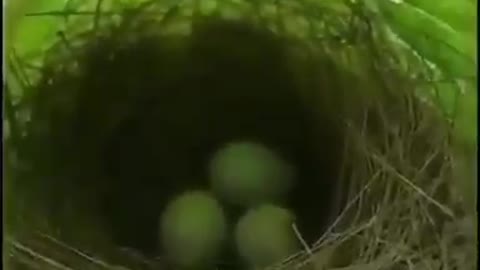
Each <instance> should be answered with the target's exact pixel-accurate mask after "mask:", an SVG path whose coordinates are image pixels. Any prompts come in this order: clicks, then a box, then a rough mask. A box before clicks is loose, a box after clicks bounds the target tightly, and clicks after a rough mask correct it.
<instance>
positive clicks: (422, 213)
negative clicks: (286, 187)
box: [4, 1, 477, 270]
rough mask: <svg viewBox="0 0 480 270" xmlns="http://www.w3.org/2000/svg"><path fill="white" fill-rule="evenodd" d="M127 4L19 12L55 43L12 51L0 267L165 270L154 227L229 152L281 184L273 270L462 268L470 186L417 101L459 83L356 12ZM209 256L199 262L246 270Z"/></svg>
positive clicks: (230, 216) (472, 247)
mask: <svg viewBox="0 0 480 270" xmlns="http://www.w3.org/2000/svg"><path fill="white" fill-rule="evenodd" d="M72 2H74V1H72ZM125 2H126V1H111V3H110V1H98V2H97V1H95V3H94V4H92V7H89V8H90V9H85V8H84V9H82V8H79V9H78V10H72V9H69V10H67V11H63V12H49V13H45V14H34V15H35V16H38V17H43V16H50V17H54V18H55V19H56V20H58V21H59V22H62V25H64V26H63V27H64V29H62V31H59V32H56V33H55V35H56V36H55V38H53V39H52V44H49V45H48V49H46V50H43V49H42V53H41V54H40V55H23V56H19V55H18V54H17V53H15V50H14V49H11V53H10V54H9V62H8V64H9V66H8V67H9V70H10V75H9V77H8V78H7V83H6V85H5V86H4V88H5V94H6V95H5V102H6V103H5V105H6V122H5V123H4V128H5V131H4V136H5V138H6V140H5V147H6V153H7V154H6V157H5V166H6V174H5V176H6V181H5V185H4V186H5V197H6V199H5V204H6V208H5V211H6V215H5V221H6V223H5V225H6V226H5V228H6V229H5V232H6V238H5V239H6V241H5V242H4V247H5V250H6V252H5V256H6V257H5V261H6V267H8V269H132V270H133V269H178V267H176V266H175V265H173V264H172V263H171V262H170V261H169V260H168V258H166V256H165V254H164V253H165V252H164V250H163V248H162V246H161V245H160V244H159V243H160V242H161V241H160V239H159V238H160V235H159V219H160V216H161V213H162V211H164V209H165V207H166V205H167V203H168V202H169V201H170V200H172V198H174V197H175V196H177V195H178V194H181V193H183V192H185V191H188V190H198V189H201V190H208V189H209V181H208V170H207V168H208V164H209V161H210V159H211V158H212V155H213V154H214V153H215V151H217V150H218V149H219V148H221V147H222V146H223V145H225V144H227V143H229V142H231V141H238V140H240V141H242V140H243V141H255V142H259V143H262V144H264V145H266V146H267V147H269V148H271V149H274V150H275V151H276V153H278V154H279V155H280V156H281V157H282V158H283V159H285V160H287V161H288V162H289V163H290V164H292V165H293V166H294V167H295V169H296V172H297V177H296V179H295V183H294V184H293V187H292V190H291V192H290V193H289V196H288V199H287V200H286V201H285V202H284V204H283V205H282V206H283V207H285V208H288V209H290V210H291V211H292V212H293V213H294V214H295V216H296V218H295V223H294V224H292V228H291V229H292V232H293V233H294V235H295V237H296V240H297V241H298V243H299V248H298V252H297V253H293V254H291V256H289V257H287V258H285V259H284V260H283V261H279V262H278V263H275V264H273V265H271V266H270V267H271V268H281V269H315V270H320V269H362V270H363V269H476V253H477V252H476V241H475V239H476V216H475V214H476V213H475V210H474V206H472V205H474V204H475V199H474V198H475V196H474V195H471V196H470V195H469V193H468V192H467V193H465V190H467V191H471V190H474V189H475V190H476V188H475V186H473V188H472V187H467V188H462V187H464V186H465V185H461V184H460V183H459V180H458V179H459V177H463V178H466V177H471V175H468V176H466V175H465V174H467V172H468V173H469V172H470V171H469V170H473V167H474V166H471V167H468V166H470V164H467V165H465V166H466V167H467V169H463V170H459V169H457V167H458V166H457V167H456V165H457V164H460V162H459V161H458V160H460V157H459V156H460V155H459V154H458V152H459V151H460V150H458V149H459V147H458V146H457V141H458V140H457V139H456V137H455V126H453V125H452V121H451V119H452V118H455V117H454V114H453V113H452V112H446V111H445V110H442V109H441V107H440V106H438V104H436V103H435V102H436V99H434V97H436V96H435V94H436V93H437V92H436V91H437V90H438V88H439V87H445V86H444V85H442V84H441V83H435V82H437V81H438V82H440V81H441V82H446V84H448V85H467V88H468V87H472V86H471V85H474V84H476V78H475V79H474V80H473V82H472V80H471V79H470V78H468V79H464V78H457V77H456V78H454V79H451V78H449V77H447V76H446V75H445V74H446V73H445V72H442V71H441V70H439V69H438V68H436V67H434V66H433V65H431V64H430V63H427V62H426V61H425V59H423V58H422V57H420V56H419V55H418V54H417V53H414V52H413V51H412V50H411V48H409V47H408V46H405V44H402V43H399V42H397V40H396V39H395V36H394V35H393V34H392V33H391V32H389V31H388V29H387V28H386V27H384V25H383V24H382V21H381V19H380V18H378V17H376V16H375V14H373V13H372V10H371V9H370V8H369V7H366V6H365V5H364V3H363V2H355V3H350V4H345V5H336V4H332V3H330V2H328V1H327V2H328V3H325V4H323V5H322V4H318V5H317V4H313V2H314V1H299V2H298V3H297V2H293V1H292V2H286V3H280V2H282V1H265V3H263V2H262V3H261V4H260V3H257V2H256V1H225V2H220V1H218V2H213V1H212V2H209V1H192V2H188V1H181V2H179V3H176V4H167V2H168V1H146V2H144V3H143V4H137V3H135V4H127V3H125ZM92 3H93V2H92ZM307 3H312V4H307ZM79 10H91V12H90V11H85V12H83V11H79ZM35 16H34V17H35ZM459 87H460V86H459ZM19 89H20V90H19ZM19 93H20V94H19ZM452 115H453V116H452ZM465 151H467V152H468V151H471V150H465ZM472 162H473V161H472ZM462 164H463V163H462ZM472 175H473V172H472ZM472 196H473V197H472ZM224 208H225V209H226V210H225V213H226V216H227V220H228V224H229V225H231V224H233V223H235V220H236V219H238V217H239V216H241V215H242V211H240V210H239V209H237V208H236V207H233V206H230V205H228V204H225V205H224ZM259 237H261V236H259ZM225 242H226V243H225V246H224V248H223V249H222V252H221V254H218V256H217V260H216V261H215V262H214V264H213V265H206V266H202V267H205V268H208V269H213V268H214V267H215V268H216V269H245V268H247V266H246V265H245V264H244V262H243V261H242V259H241V258H239V256H238V255H237V254H236V247H235V245H234V243H233V242H234V241H233V240H232V239H230V238H228V239H227V241H225ZM198 268H201V267H198Z"/></svg>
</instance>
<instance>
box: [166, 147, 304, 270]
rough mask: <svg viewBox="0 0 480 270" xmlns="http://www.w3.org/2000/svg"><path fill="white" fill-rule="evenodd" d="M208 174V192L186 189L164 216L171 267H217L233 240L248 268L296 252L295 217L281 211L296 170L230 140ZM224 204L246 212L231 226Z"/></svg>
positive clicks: (271, 153) (270, 153) (264, 151)
mask: <svg viewBox="0 0 480 270" xmlns="http://www.w3.org/2000/svg"><path fill="white" fill-rule="evenodd" d="M208 170H209V183H210V190H186V191H184V192H183V193H182V194H179V195H177V196H176V197H174V198H173V199H172V200H171V201H170V202H169V203H168V204H167V206H166V208H165V209H164V210H163V213H161V216H160V226H159V227H160V235H159V238H160V242H161V246H162V247H163V249H164V251H165V253H166V257H167V259H168V260H169V262H170V263H171V264H173V265H175V266H177V267H181V268H188V269H191V268H196V269H198V268H202V267H208V266H211V265H214V264H215V263H216V260H217V259H218V257H219V254H221V251H222V249H223V247H224V246H225V243H226V242H227V241H229V239H232V240H233V241H234V246H235V252H236V253H237V255H238V256H239V257H240V258H241V259H242V260H243V263H244V264H246V266H248V267H250V268H259V267H266V266H269V265H271V264H275V263H279V262H281V261H282V260H283V259H285V258H287V257H288V256H289V255H292V254H293V253H294V252H295V251H297V250H298V248H299V244H300V243H299V241H298V240H297V238H296V235H295V232H294V230H293V224H294V222H295V215H294V214H293V213H292V212H291V211H289V210H288V209H286V208H283V207H282V203H283V202H284V201H285V199H286V196H288V193H289V191H290V189H291V186H292V184H293V181H294V180H295V168H293V167H292V166H291V165H290V164H289V163H288V162H287V161H285V160H283V159H282V158H280V157H279V156H278V155H277V154H276V153H275V152H274V151H272V150H270V149H268V148H267V147H265V146H263V145H261V144H259V143H254V142H232V143H229V144H227V145H225V146H224V147H223V148H221V149H219V150H218V151H217V152H216V153H215V154H214V156H213V158H212V159H211V160H210V163H209V168H208ZM225 204H232V205H236V206H237V207H239V208H241V209H242V214H241V215H240V218H239V219H238V220H236V221H234V222H233V224H230V223H229V222H227V217H226V214H225V212H224V205H225ZM230 225H232V226H230Z"/></svg>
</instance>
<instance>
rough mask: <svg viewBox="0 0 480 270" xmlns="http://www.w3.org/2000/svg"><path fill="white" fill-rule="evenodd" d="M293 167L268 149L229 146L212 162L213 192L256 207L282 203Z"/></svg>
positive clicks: (239, 144)
mask: <svg viewBox="0 0 480 270" xmlns="http://www.w3.org/2000/svg"><path fill="white" fill-rule="evenodd" d="M293 177H294V169H293V167H292V166H291V165H290V164H288V163H287V162H286V161H284V160H283V159H282V158H280V157H279V156H278V155H277V154H276V153H274V152H273V151H271V150H270V149H268V148H267V147H265V146H263V145H261V144H257V143H252V142H237V143H230V144H228V145H227V146H225V147H224V148H222V149H220V150H219V151H218V152H217V153H216V154H215V155H214V157H213V159H212V160H211V163H210V181H211V184H212V186H213V189H214V190H215V191H216V192H218V194H219V195H220V196H221V197H222V198H224V199H225V200H227V201H229V202H230V203H233V204H236V205H241V206H254V205H258V204H261V203H270V202H279V201H281V200H283V199H284V198H285V196H286V195H287V193H288V191H289V189H290V188H291V185H292V181H293Z"/></svg>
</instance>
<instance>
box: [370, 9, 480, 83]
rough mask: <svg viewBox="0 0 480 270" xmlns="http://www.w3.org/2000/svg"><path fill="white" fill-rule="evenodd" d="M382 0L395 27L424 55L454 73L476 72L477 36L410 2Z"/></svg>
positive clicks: (405, 39)
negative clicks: (456, 27) (455, 27)
mask: <svg viewBox="0 0 480 270" xmlns="http://www.w3.org/2000/svg"><path fill="white" fill-rule="evenodd" d="M379 3H380V5H379V6H380V10H381V12H382V15H383V17H384V19H385V20H386V21H387V23H388V24H389V26H390V27H391V28H392V30H393V31H394V32H395V33H396V34H397V35H398V36H399V37H400V38H401V39H402V40H403V41H405V42H406V43H407V44H409V45H410V46H411V47H412V49H413V50H415V51H416V52H417V53H419V54H420V55H421V56H422V57H424V58H426V59H427V60H429V61H430V62H432V63H434V64H436V65H437V66H438V67H439V68H440V69H441V70H442V71H443V72H445V73H447V74H449V75H450V76H455V77H458V76H460V77H465V76H471V77H473V76H475V73H476V72H475V67H476V63H475V61H476V50H475V47H476V44H475V40H474V38H473V37H471V36H470V35H467V34H464V33H462V32H458V31H456V30H454V29H453V28H452V27H450V26H449V24H447V23H445V22H443V21H441V20H439V19H437V18H436V17H434V16H432V15H430V14H428V13H427V12H425V11H423V10H421V9H419V8H417V7H414V6H411V5H409V4H407V3H396V2H393V1H380V2H379Z"/></svg>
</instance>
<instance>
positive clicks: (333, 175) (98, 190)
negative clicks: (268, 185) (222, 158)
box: [24, 19, 344, 256]
mask: <svg viewBox="0 0 480 270" xmlns="http://www.w3.org/2000/svg"><path fill="white" fill-rule="evenodd" d="M197 27H198V28H196V29H195V30H194V31H193V33H192V35H191V37H188V38H187V37H173V38H170V37H166V36H152V35H144V36H141V35H140V37H138V38H135V39H132V40H131V41H130V42H126V43H125V42H124V43H118V42H115V41H114V40H115V39H118V36H115V35H112V36H103V37H99V38H97V39H95V40H94V41H90V42H88V43H87V45H86V46H84V47H82V48H81V50H78V52H77V55H75V56H74V57H72V58H71V59H70V60H71V61H70V62H69V63H68V64H67V63H66V62H64V59H61V60H62V61H61V62H56V61H53V62H52V63H50V64H46V65H45V66H44V67H43V69H42V76H41V79H40V82H39V84H38V86H36V88H37V89H36V91H37V95H36V98H35V99H34V102H33V104H32V105H33V106H32V114H31V115H32V118H31V121H30V123H31V125H30V127H29V136H28V137H27V139H26V141H27V142H28V144H29V145H30V146H31V147H30V148H29V149H28V152H29V153H28V154H29V157H28V159H29V160H30V161H31V165H32V168H33V169H32V170H33V171H35V173H36V174H37V176H39V179H40V181H43V183H42V184H40V186H43V188H42V187H39V190H37V191H36V192H37V193H39V194H41V195H40V196H41V197H42V198H43V200H44V201H46V211H47V213H48V216H49V218H52V220H55V219H58V220H57V221H58V222H60V223H59V224H61V223H62V221H61V219H64V218H65V216H64V215H63V214H61V213H60V212H64V211H66V209H65V205H69V204H71V205H73V206H72V207H73V208H72V209H75V211H84V212H85V213H86V214H85V215H86V216H90V218H92V216H95V217H97V218H98V219H99V220H98V221H95V222H94V223H98V224H100V225H98V226H101V227H102V228H103V229H104V230H105V231H106V232H107V234H108V237H110V238H111V240H112V241H113V243H114V244H115V245H117V246H123V247H130V248H134V249H136V250H138V251H140V252H142V253H144V254H147V255H148V256H155V255H158V253H159V247H158V243H159V241H158V237H159V235H158V230H159V228H158V226H159V216H160V214H161V212H162V210H163V207H164V206H165V204H166V203H167V202H168V201H169V200H170V199H172V196H175V195H178V194H180V193H181V192H183V191H186V190H192V189H209V187H208V186H209V185H208V175H207V173H208V172H207V168H208V162H209V161H210V159H211V156H212V154H213V153H214V152H215V151H217V150H218V149H219V148H220V147H222V146H223V145H224V144H226V143H229V142H231V141H239V140H244V141H245V140H246V141H254V142H259V143H262V144H264V145H266V146H268V147H270V148H271V149H273V150H274V151H276V152H277V153H279V154H280V155H281V156H282V157H283V158H284V159H286V160H287V161H289V162H290V163H291V164H292V165H294V166H295V168H296V170H297V172H298V175H297V179H296V183H295V185H294V188H293V190H292V191H291V193H290V194H291V195H290V196H289V198H288V200H287V202H286V207H288V208H291V209H292V210H293V211H294V212H295V213H296V215H297V218H298V221H297V224H296V225H297V226H298V228H299V230H300V231H301V232H302V235H303V237H305V239H306V240H307V241H309V242H312V243H313V242H314V241H315V240H316V239H317V238H318V237H319V233H321V231H322V229H323V228H324V227H325V226H326V225H327V223H328V222H329V221H330V219H331V217H332V215H333V214H334V213H333V212H332V209H336V207H332V204H333V203H335V202H337V201H338V200H337V198H336V195H337V194H338V192H337V188H338V182H339V177H340V171H339V170H340V166H341V164H342V153H343V137H344V136H343V133H342V132H343V131H342V130H341V128H340V125H338V124H337V123H336V122H335V119H334V117H330V116H329V115H328V114H327V111H326V110H325V111H323V110H322V108H321V107H319V108H312V106H311V104H310V103H308V102H306V101H305V99H304V98H303V97H302V96H301V93H302V91H303V90H302V89H299V83H298V78H296V77H295V76H294V75H293V73H292V72H291V69H290V66H289V65H288V64H289V63H288V54H287V52H288V50H287V49H286V46H285V41H283V40H281V39H279V38H277V37H276V36H275V35H274V34H273V33H271V32H269V31H266V30H265V29H261V28H256V27H254V26H253V25H249V24H244V23H241V22H233V21H225V20H218V19H213V20H211V21H206V22H203V23H202V24H201V25H200V26H197ZM113 32H114V31H113ZM58 54H59V52H58V51H56V52H53V55H52V56H53V57H52V58H51V59H55V58H56V55H58ZM65 65H67V66H65ZM47 99H49V101H47ZM317 105H320V106H321V103H318V104H317ZM39 142H40V143H39ZM24 154H25V153H24ZM40 156H41V157H40ZM46 186H48V188H45V187H46ZM78 209H82V210H78ZM92 211H93V212H92ZM92 213H93V214H92ZM227 213H228V215H229V217H230V218H231V219H232V220H234V219H235V218H236V217H238V215H239V214H240V212H238V210H237V209H235V208H234V207H230V208H228V210H227ZM67 238H68V237H67Z"/></svg>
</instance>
